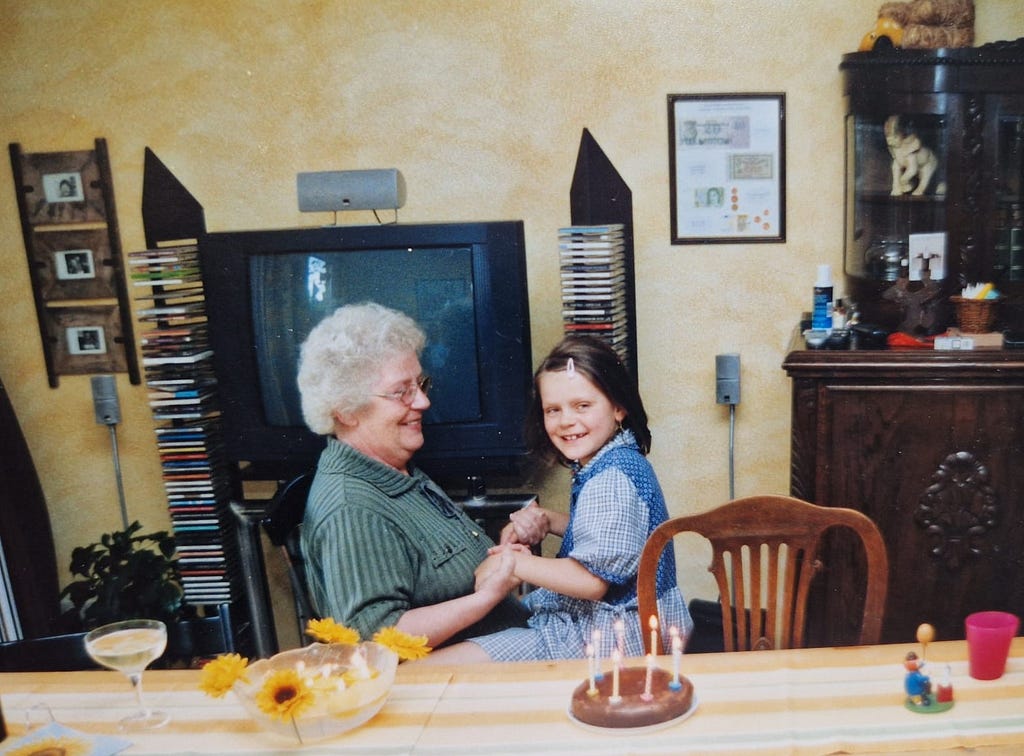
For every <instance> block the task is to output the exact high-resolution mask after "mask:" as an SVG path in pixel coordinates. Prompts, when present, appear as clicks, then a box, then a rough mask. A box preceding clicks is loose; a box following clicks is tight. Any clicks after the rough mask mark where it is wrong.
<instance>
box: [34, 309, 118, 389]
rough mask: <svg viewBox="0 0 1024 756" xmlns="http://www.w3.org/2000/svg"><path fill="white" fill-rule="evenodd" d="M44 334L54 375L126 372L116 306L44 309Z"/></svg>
mask: <svg viewBox="0 0 1024 756" xmlns="http://www.w3.org/2000/svg"><path fill="white" fill-rule="evenodd" d="M45 318H46V321H47V322H46V333H47V338H49V340H50V342H51V345H52V353H53V362H54V370H55V371H56V373H57V374H58V375H87V374H91V373H114V372H125V371H126V370H127V358H126V356H125V350H124V349H123V348H121V347H120V345H122V344H123V343H124V337H123V336H122V333H121V319H120V313H119V310H118V307H117V305H116V304H111V305H84V306H77V305H73V306H68V307H47V308H46V310H45Z"/></svg>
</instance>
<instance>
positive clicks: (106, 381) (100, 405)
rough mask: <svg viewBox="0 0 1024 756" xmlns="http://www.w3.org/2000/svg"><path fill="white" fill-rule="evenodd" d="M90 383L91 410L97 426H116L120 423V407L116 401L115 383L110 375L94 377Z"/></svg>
mask: <svg viewBox="0 0 1024 756" xmlns="http://www.w3.org/2000/svg"><path fill="white" fill-rule="evenodd" d="M91 382H92V408H93V411H94V412H95V413H96V423H97V424H98V425H117V424H118V423H119V422H121V405H120V404H119V403H118V401H117V382H116V381H115V380H114V376H112V375H94V376H93V377H92V379H91Z"/></svg>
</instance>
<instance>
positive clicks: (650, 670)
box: [640, 654, 654, 701]
mask: <svg viewBox="0 0 1024 756" xmlns="http://www.w3.org/2000/svg"><path fill="white" fill-rule="evenodd" d="M653 676H654V654H647V676H646V677H645V678H644V692H643V693H641V694H640V698H641V699H643V700H644V701H651V700H653V699H654V696H653V695H651V682H652V680H653Z"/></svg>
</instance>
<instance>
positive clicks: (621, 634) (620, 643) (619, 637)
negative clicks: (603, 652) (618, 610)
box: [615, 620, 626, 656]
mask: <svg viewBox="0 0 1024 756" xmlns="http://www.w3.org/2000/svg"><path fill="white" fill-rule="evenodd" d="M615 646H616V648H618V650H619V656H622V655H623V654H625V653H626V623H624V622H623V621H622V620H615Z"/></svg>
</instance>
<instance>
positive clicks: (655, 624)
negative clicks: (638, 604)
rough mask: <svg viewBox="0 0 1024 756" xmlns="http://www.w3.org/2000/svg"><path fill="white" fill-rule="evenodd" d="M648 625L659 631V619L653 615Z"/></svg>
mask: <svg viewBox="0 0 1024 756" xmlns="http://www.w3.org/2000/svg"><path fill="white" fill-rule="evenodd" d="M647 624H648V625H649V626H650V628H651V630H657V629H658V618H657V617H655V616H654V615H653V614H652V615H651V618H650V619H649V620H648V621H647Z"/></svg>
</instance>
